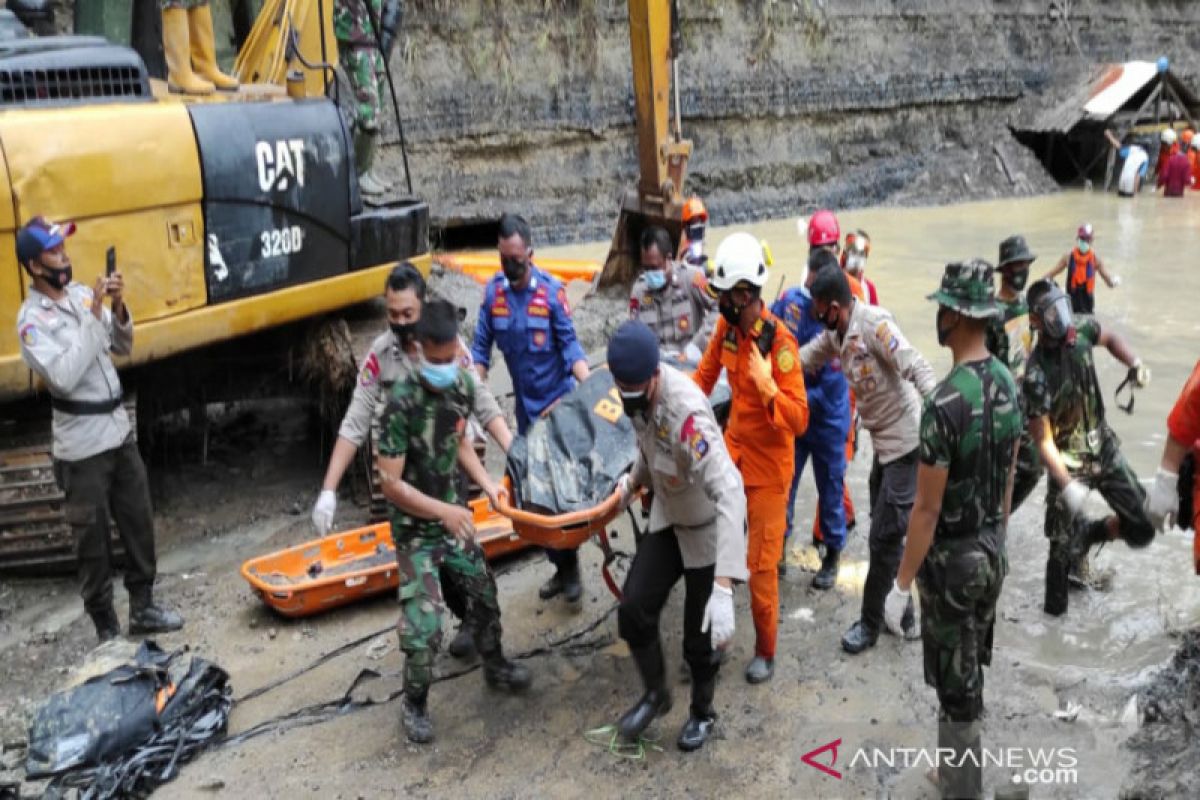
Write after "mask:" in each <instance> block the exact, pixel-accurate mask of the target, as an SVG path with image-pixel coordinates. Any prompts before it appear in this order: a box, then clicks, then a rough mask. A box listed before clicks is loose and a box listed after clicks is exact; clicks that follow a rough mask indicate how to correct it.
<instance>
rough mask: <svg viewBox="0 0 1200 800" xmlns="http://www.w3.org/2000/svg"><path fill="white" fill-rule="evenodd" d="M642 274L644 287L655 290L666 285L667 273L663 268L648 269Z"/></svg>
mask: <svg viewBox="0 0 1200 800" xmlns="http://www.w3.org/2000/svg"><path fill="white" fill-rule="evenodd" d="M642 276H643V277H645V279H646V288H647V289H649V290H650V291H652V292H657V291H658V290H659V289H661V288H663V287H664V286H666V285H667V273H666V272H665V271H664V270H661V269H648V270H646V271H645V272H643V273H642Z"/></svg>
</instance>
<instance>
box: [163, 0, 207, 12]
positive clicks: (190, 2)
mask: <svg viewBox="0 0 1200 800" xmlns="http://www.w3.org/2000/svg"><path fill="white" fill-rule="evenodd" d="M206 5H208V0H158V7H159V8H160V9H162V10H163V11H166V10H167V9H170V8H189V9H190V8H199V7H200V6H206Z"/></svg>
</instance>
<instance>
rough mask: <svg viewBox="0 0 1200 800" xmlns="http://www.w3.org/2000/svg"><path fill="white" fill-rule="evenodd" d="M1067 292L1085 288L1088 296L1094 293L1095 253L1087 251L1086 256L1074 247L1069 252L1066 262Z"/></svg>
mask: <svg viewBox="0 0 1200 800" xmlns="http://www.w3.org/2000/svg"><path fill="white" fill-rule="evenodd" d="M1067 275H1068V276H1069V277H1068V278H1067V291H1073V290H1075V289H1079V288H1081V287H1086V288H1087V292H1088V294H1092V293H1094V292H1095V291H1096V251H1095V250H1088V251H1087V255H1084V254H1083V253H1081V252H1079V248H1078V247H1076V248H1075V249H1074V250H1072V251H1071V255H1070V256H1069V260H1068V261H1067Z"/></svg>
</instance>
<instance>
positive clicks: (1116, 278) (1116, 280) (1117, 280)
mask: <svg viewBox="0 0 1200 800" xmlns="http://www.w3.org/2000/svg"><path fill="white" fill-rule="evenodd" d="M1120 285H1121V276H1120V275H1113V284H1112V288H1114V289H1116V288H1117V287H1118V286H1120Z"/></svg>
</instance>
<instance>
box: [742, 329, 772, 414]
mask: <svg viewBox="0 0 1200 800" xmlns="http://www.w3.org/2000/svg"><path fill="white" fill-rule="evenodd" d="M746 367H747V369H748V370H749V373H750V380H752V381H754V385H755V386H756V387H757V388H758V394H759V396H760V397H762V401H763V405H769V404H770V402H771V401H772V400H774V399H775V395H777V394H779V386H778V384H776V383H775V379H774V378H773V377H771V362H770V361H768V360H767V359H766V357H765V356H764V355H763V354H762V351H761V350H759V349H758V345H757V344H754V343H753V342H751V343H750V357H749V358H748V359H746Z"/></svg>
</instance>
